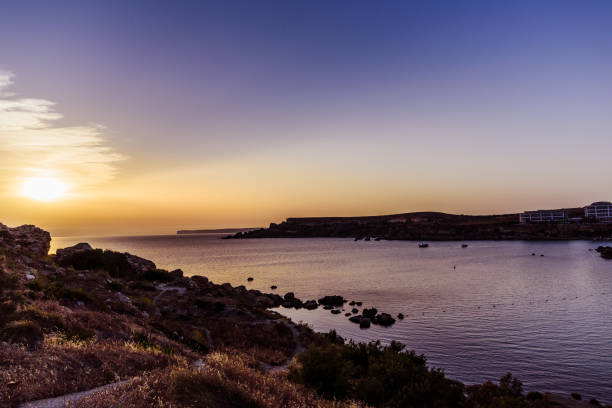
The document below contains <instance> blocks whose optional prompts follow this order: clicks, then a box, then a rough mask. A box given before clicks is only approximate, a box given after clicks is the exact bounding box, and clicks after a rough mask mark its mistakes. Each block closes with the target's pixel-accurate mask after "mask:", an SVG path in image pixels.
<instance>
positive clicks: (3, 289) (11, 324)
mask: <svg viewBox="0 0 612 408" xmlns="http://www.w3.org/2000/svg"><path fill="white" fill-rule="evenodd" d="M49 244H50V236H49V234H48V233H47V232H45V231H43V230H41V229H39V228H36V227H34V226H22V227H18V228H8V227H6V226H4V225H2V224H0V406H1V407H17V406H20V405H21V404H23V403H24V402H27V401H34V400H40V399H44V398H51V397H57V396H66V395H72V396H73V397H74V398H73V399H72V404H73V405H71V406H77V407H100V408H102V407H135V408H136V407H149V406H157V407H332V406H333V407H362V406H363V407H365V406H381V407H382V406H385V407H387V406H388V407H403V406H414V407H474V408H475V407H497V406H502V405H500V404H502V403H503V404H504V405H503V406H507V407H549V406H564V405H559V402H554V401H553V399H554V398H553V397H552V396H547V395H543V394H540V393H533V392H532V393H529V394H526V395H525V394H524V393H523V391H522V386H521V384H520V381H518V380H516V379H513V378H512V377H511V376H506V377H504V378H503V379H502V380H501V381H500V383H499V384H493V383H485V384H482V385H474V386H469V387H466V386H464V385H463V384H461V383H460V382H457V381H453V380H450V379H446V378H445V377H444V374H443V373H442V372H440V371H438V370H432V369H430V368H428V367H427V366H426V360H425V359H424V357H422V356H418V355H416V354H414V353H413V352H408V351H405V350H404V349H403V347H402V346H401V345H399V344H395V343H394V344H392V345H391V346H389V347H382V346H381V345H380V344H376V343H373V344H370V345H358V344H346V343H345V342H344V341H343V340H342V339H341V338H340V337H338V336H337V335H336V334H335V333H333V332H332V333H330V334H326V335H323V334H316V333H314V332H313V331H312V330H310V329H309V328H308V327H307V326H304V325H296V324H294V323H292V322H291V321H289V320H287V319H285V318H283V317H282V316H281V315H279V314H278V313H275V312H273V311H270V310H269V309H270V308H272V307H275V306H284V307H298V308H299V307H306V308H315V307H324V308H328V309H329V310H330V312H332V313H336V314H339V313H341V311H342V310H343V309H344V310H345V314H346V315H347V317H350V319H351V321H354V322H355V323H357V324H360V325H362V327H367V326H368V325H369V324H370V323H371V324H380V325H389V324H393V323H394V322H395V319H394V318H393V317H391V316H390V315H388V314H385V313H382V312H381V313H379V312H378V311H377V310H376V309H374V308H369V309H368V308H363V309H362V310H361V311H359V309H358V307H360V306H361V304H359V302H357V301H352V302H347V301H346V299H343V298H342V297H339V296H333V295H332V296H323V297H322V298H320V299H318V300H316V301H315V300H314V299H313V300H307V301H302V300H300V299H297V298H296V297H295V296H294V295H293V294H291V293H288V294H286V295H285V296H282V297H281V296H280V295H277V294H266V293H262V292H259V291H255V290H247V289H246V288H245V287H244V286H238V287H232V286H231V285H230V284H227V283H226V284H222V285H219V284H215V283H213V282H210V281H209V280H208V279H207V278H205V277H203V276H193V277H185V276H183V274H182V272H181V271H180V270H174V271H166V270H162V269H159V268H157V267H156V265H155V264H154V263H153V262H151V261H149V260H146V259H143V258H140V257H138V256H135V255H131V254H127V253H118V252H113V251H103V250H100V249H94V248H91V247H90V246H89V245H88V244H86V243H83V244H79V245H76V246H74V247H70V248H65V249H62V250H58V251H57V255H48V251H49ZM349 309H350V311H349ZM397 317H398V318H401V317H400V316H397ZM112 383H117V385H116V386H114V387H110V388H103V389H100V390H96V391H95V392H92V393H90V394H77V396H76V397H75V396H74V395H73V393H77V392H80V391H86V390H91V389H94V388H96V387H100V386H104V385H106V384H112ZM555 398H557V397H555ZM61 404H63V403H61ZM555 404H557V405H555ZM48 406H52V405H48ZM54 406H63V405H54Z"/></svg>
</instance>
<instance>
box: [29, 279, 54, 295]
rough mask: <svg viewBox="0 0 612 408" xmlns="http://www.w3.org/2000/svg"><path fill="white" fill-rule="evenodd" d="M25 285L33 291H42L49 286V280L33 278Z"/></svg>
mask: <svg viewBox="0 0 612 408" xmlns="http://www.w3.org/2000/svg"><path fill="white" fill-rule="evenodd" d="M25 285H26V287H27V288H28V289H30V290H33V291H35V292H42V291H44V290H45V289H47V288H48V287H49V282H48V281H47V280H45V279H41V278H38V279H34V280H31V281H29V282H26V283H25Z"/></svg>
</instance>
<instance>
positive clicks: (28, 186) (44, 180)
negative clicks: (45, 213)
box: [21, 177, 68, 201]
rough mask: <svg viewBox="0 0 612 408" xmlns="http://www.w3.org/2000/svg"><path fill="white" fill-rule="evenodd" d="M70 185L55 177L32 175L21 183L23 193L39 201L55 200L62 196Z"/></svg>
mask: <svg viewBox="0 0 612 408" xmlns="http://www.w3.org/2000/svg"><path fill="white" fill-rule="evenodd" d="M66 191H68V185H67V184H66V183H64V182H63V181H61V180H59V179H57V178H54V177H32V178H28V179H26V180H25V181H24V182H23V184H22V185H21V195H23V196H24V197H28V198H31V199H33V200H37V201H55V200H59V199H60V198H62V197H63V196H64V195H65V194H66Z"/></svg>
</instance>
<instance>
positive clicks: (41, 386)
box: [0, 336, 184, 407]
mask: <svg viewBox="0 0 612 408" xmlns="http://www.w3.org/2000/svg"><path fill="white" fill-rule="evenodd" d="M182 361H184V359H183V358H182V357H176V356H168V355H166V354H163V353H161V352H159V351H157V350H144V349H142V348H140V347H138V346H137V345H135V344H133V343H126V342H121V341H106V342H103V343H101V342H97V341H96V340H90V341H66V340H63V339H62V338H60V337H55V336H48V337H47V338H45V342H44V344H43V345H42V347H41V348H40V349H37V350H35V351H28V350H26V349H24V348H23V347H19V346H14V345H8V344H6V343H4V344H0V406H2V407H5V406H9V407H10V406H16V405H17V404H18V403H20V402H24V401H31V400H36V399H42V398H49V397H54V396H58V395H64V394H68V393H73V392H77V391H83V390H88V389H91V388H95V387H97V386H100V385H104V384H108V383H112V382H115V381H118V380H120V379H125V378H130V377H133V376H136V375H139V374H142V373H143V372H146V371H149V370H153V369H157V368H160V367H168V366H171V365H175V364H178V363H180V362H182Z"/></svg>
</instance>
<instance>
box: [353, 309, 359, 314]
mask: <svg viewBox="0 0 612 408" xmlns="http://www.w3.org/2000/svg"><path fill="white" fill-rule="evenodd" d="M351 313H352V314H357V313H359V309H357V308H353V309H351Z"/></svg>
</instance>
